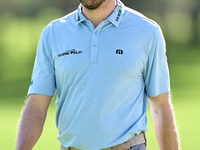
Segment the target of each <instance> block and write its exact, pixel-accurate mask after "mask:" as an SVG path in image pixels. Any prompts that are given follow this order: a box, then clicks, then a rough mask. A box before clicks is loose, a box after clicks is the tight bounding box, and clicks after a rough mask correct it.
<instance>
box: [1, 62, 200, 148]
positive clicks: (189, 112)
mask: <svg viewBox="0 0 200 150" xmlns="http://www.w3.org/2000/svg"><path fill="white" fill-rule="evenodd" d="M198 66H199V65H198V64H192V65H186V64H175V65H172V66H171V67H170V68H171V69H170V70H171V79H172V81H173V82H172V93H173V104H174V110H175V114H176V119H177V124H178V126H179V134H180V138H181V147H182V150H187V149H191V150H197V149H200V146H199V144H198V139H199V133H200V132H199V130H198V128H199V126H200V120H199V116H200V110H199V106H200V101H199V97H200V95H199V85H200V84H199V83H200V78H196V76H197V77H199V76H200V69H197V68H198ZM186 73H187V75H186ZM190 74H191V76H189V75H190ZM181 75H182V76H181ZM23 99H24V98H21V99H15V98H10V99H9V98H8V99H1V105H0V114H1V116H0V119H1V120H2V123H1V124H0V129H1V131H0V140H1V141H3V142H1V144H0V149H2V150H4V149H9V150H12V149H14V145H15V144H14V143H15V142H14V139H16V124H17V122H18V118H19V116H20V115H19V113H20V110H21V107H22V105H23ZM55 109H56V108H55V105H54V102H52V104H51V106H50V109H49V112H48V116H47V120H46V124H45V127H44V131H43V134H42V136H41V138H40V140H39V141H38V143H37V144H36V146H35V147H34V149H33V150H44V149H48V150H56V149H59V142H58V141H57V139H56V136H57V135H58V133H57V129H56V127H55V123H54V122H55V121H54V116H55V111H56V110H55ZM148 129H149V130H148V131H147V139H148V147H147V149H148V150H159V148H158V144H157V142H156V139H155V134H154V129H153V121H152V119H151V115H150V110H149V109H148Z"/></svg>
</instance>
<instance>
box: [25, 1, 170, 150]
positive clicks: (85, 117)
mask: <svg viewBox="0 0 200 150" xmlns="http://www.w3.org/2000/svg"><path fill="white" fill-rule="evenodd" d="M165 52H166V48H165V41H164V38H163V35H162V31H161V29H160V27H159V26H158V25H157V24H156V23H155V22H154V21H152V20H150V19H148V18H146V17H145V16H143V15H142V14H140V13H138V12H136V11H135V10H132V9H130V8H127V7H125V6H124V5H123V4H122V2H120V1H119V2H118V6H117V7H116V9H115V10H114V12H113V13H112V14H111V15H110V16H109V17H108V18H107V19H106V20H105V21H103V22H101V23H100V24H99V26H98V27H96V28H94V26H93V24H92V23H91V22H90V21H89V20H87V19H86V18H85V17H84V16H83V14H82V13H81V5H80V6H79V8H78V10H77V11H74V12H72V13H71V14H69V15H67V16H65V17H63V18H60V19H58V20H55V21H53V22H51V23H50V24H49V25H48V26H47V27H46V28H44V30H43V32H42V34H41V38H40V41H39V44H38V49H37V55H36V59H35V64H34V69H33V74H32V82H31V86H30V88H29V91H28V95H30V94H44V95H50V96H54V94H55V91H57V100H56V106H57V112H56V126H57V128H58V131H59V136H58V137H57V138H58V140H59V141H60V143H61V144H62V145H64V146H65V147H75V148H78V149H82V150H99V149H104V148H107V147H111V146H114V145H118V144H120V143H123V142H125V141H127V140H128V139H130V138H131V137H133V136H134V135H135V134H139V133H140V132H142V131H146V130H147V116H146V111H147V95H149V96H151V97H155V96H157V95H159V94H162V93H166V92H168V91H169V90H170V85H169V73H168V65H167V58H166V55H165Z"/></svg>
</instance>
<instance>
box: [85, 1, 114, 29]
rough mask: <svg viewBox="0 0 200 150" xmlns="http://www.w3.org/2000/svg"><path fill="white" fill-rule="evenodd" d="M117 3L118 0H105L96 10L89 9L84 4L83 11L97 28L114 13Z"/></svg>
mask: <svg viewBox="0 0 200 150" xmlns="http://www.w3.org/2000/svg"><path fill="white" fill-rule="evenodd" d="M116 5H117V3H116V0H105V1H104V2H103V3H102V4H101V6H99V7H98V8H97V9H94V10H89V9H87V8H86V7H84V6H82V13H83V15H84V16H85V17H86V18H87V19H88V20H90V21H91V22H92V23H93V25H94V27H95V28H96V27H97V26H98V25H99V24H100V23H101V22H102V21H104V20H105V19H107V18H108V17H109V16H110V15H111V14H112V12H113V11H114V9H115V7H116Z"/></svg>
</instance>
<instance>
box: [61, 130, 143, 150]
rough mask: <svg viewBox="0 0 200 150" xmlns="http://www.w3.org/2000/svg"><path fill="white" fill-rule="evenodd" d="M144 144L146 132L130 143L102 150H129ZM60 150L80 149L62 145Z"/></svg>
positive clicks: (132, 139) (129, 141)
mask: <svg viewBox="0 0 200 150" xmlns="http://www.w3.org/2000/svg"><path fill="white" fill-rule="evenodd" d="M144 143H146V136H145V132H142V133H140V134H138V135H135V136H133V137H132V138H131V139H129V140H128V141H126V142H124V143H122V144H119V145H116V146H113V147H109V148H105V149H101V150H129V149H130V148H131V147H133V146H136V145H140V144H144ZM60 150H79V149H76V148H74V147H68V148H66V147H64V146H63V145H60Z"/></svg>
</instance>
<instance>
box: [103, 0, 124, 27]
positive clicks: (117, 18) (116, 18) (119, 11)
mask: <svg viewBox="0 0 200 150" xmlns="http://www.w3.org/2000/svg"><path fill="white" fill-rule="evenodd" d="M124 7H125V6H124V4H123V3H122V2H121V1H120V0H117V7H116V8H115V10H114V11H113V13H112V14H111V15H110V16H109V17H108V18H107V20H108V21H110V22H111V23H112V24H113V25H114V26H115V27H118V26H119V24H120V22H121V19H122V17H123V14H124Z"/></svg>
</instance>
